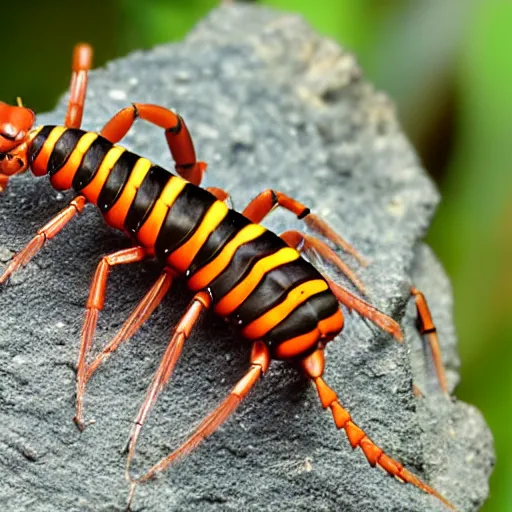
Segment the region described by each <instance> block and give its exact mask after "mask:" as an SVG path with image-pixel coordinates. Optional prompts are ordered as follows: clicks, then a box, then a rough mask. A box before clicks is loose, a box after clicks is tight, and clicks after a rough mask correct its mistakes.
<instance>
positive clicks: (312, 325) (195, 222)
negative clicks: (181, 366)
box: [29, 126, 343, 359]
mask: <svg viewBox="0 0 512 512" xmlns="http://www.w3.org/2000/svg"><path fill="white" fill-rule="evenodd" d="M29 162H30V167H31V169H32V172H33V173H34V174H35V175H36V176H42V175H44V174H48V175H49V177H50V182H51V184H52V186H53V187H54V188H55V189H57V190H67V189H71V188H72V189H74V190H75V192H77V193H79V194H81V195H83V196H85V198H86V199H87V200H88V201H89V202H91V203H93V204H95V205H96V206H98V208H99V209H100V211H101V212H102V214H103V216H104V218H105V221H106V222H107V223H108V224H109V225H110V226H112V227H113V228H116V229H120V230H123V231H125V232H127V233H128V234H130V235H131V236H132V237H133V238H134V239H135V240H137V242H138V243H139V244H141V245H142V246H143V247H145V248H146V249H147V250H148V252H150V253H153V254H154V255H155V256H156V257H157V258H158V259H159V260H160V261H161V262H162V263H164V264H165V265H168V266H169V267H171V268H172V269H173V270H175V271H176V272H177V273H179V274H181V275H183V276H184V277H185V278H186V280H187V283H188V286H189V288H190V289H191V290H193V291H200V290H206V291H208V292H209V294H210V296H211V297H212V306H213V309H214V311H215V313H216V314H218V315H219V316H222V317H224V318H228V319H229V320H231V321H232V322H233V323H234V324H235V325H236V326H237V327H238V328H239V329H240V331H241V334H242V335H243V336H244V337H245V338H247V339H249V340H257V339H261V340H263V341H264V342H265V343H266V344H267V346H268V347H269V348H270V353H271V355H272V357H274V358H277V359H288V358H295V357H305V356H306V355H308V354H309V353H311V352H313V351H314V350H315V349H316V347H317V346H318V342H319V340H320V339H323V340H329V339H331V338H332V337H334V336H335V335H336V334H338V333H339V332H340V331H341V329H342V327H343V316H342V313H341V311H340V309H339V307H338V302H337V300H336V298H335V297H334V296H333V295H332V293H331V291H330V290H329V286H328V284H327V282H326V281H325V279H323V277H322V276H321V275H320V273H319V272H318V271H317V270H316V269H315V268H314V267H313V266H312V265H310V264H309V263H308V262H307V261H305V260H304V259H303V258H301V256H300V255H299V253H298V251H296V250H295V249H293V248H291V247H289V246H288V245H287V244H286V243H285V242H284V241H283V240H281V238H279V237H278V236H277V235H276V234H274V233H272V232H271V231H268V230H266V229H265V228H264V227H262V226H261V225H258V224H253V223H251V221H250V220H249V219H247V218H246V217H244V216H243V215H242V214H240V213H238V212H236V211H234V210H230V209H229V208H228V207H227V206H226V205H225V203H224V202H222V201H219V200H217V199H216V198H215V196H214V195H212V194H211V193H210V192H208V191H207V190H204V189H202V188H200V187H197V186H195V185H192V184H191V183H188V182H187V181H186V180H184V179H182V178H181V177H179V176H175V175H174V174H172V173H171V172H169V171H167V170H166V169H163V168H162V167H159V166H158V165H154V164H152V163H151V162H150V161H149V160H147V159H145V158H142V157H139V156H137V155H135V154H134V153H131V152H130V151H128V150H126V149H124V148H122V147H120V146H117V145H114V144H112V143H111V142H109V141H108V140H107V139H105V138H103V137H101V136H100V135H98V134H96V133H92V132H85V131H82V130H78V129H68V128H65V127H60V126H56V127H55V126H43V127H40V128H37V129H36V130H34V132H33V133H32V134H31V137H30V151H29Z"/></svg>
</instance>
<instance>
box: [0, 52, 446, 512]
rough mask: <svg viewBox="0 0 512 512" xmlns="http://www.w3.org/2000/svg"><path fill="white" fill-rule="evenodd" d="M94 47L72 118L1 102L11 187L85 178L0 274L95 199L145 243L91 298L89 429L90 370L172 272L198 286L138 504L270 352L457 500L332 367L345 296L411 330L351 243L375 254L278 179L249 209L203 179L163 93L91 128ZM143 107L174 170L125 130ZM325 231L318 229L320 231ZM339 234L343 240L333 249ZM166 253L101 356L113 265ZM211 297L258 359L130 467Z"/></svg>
mask: <svg viewBox="0 0 512 512" xmlns="http://www.w3.org/2000/svg"><path fill="white" fill-rule="evenodd" d="M92 56H93V50H92V47H91V46H90V45H89V44H86V43H80V44H78V45H76V47H75V49H74V52H73V59H72V78H71V85H70V93H69V101H68V107H67V112H66V116H65V120H64V124H63V125H62V126H57V125H55V126H53V125H52V126H46V125H45V126H35V114H34V112H33V111H32V110H30V109H29V108H27V107H25V106H24V105H23V103H22V101H21V100H20V99H18V102H17V104H16V105H12V106H11V105H8V104H6V103H0V191H1V192H3V191H4V190H5V189H6V187H7V185H8V181H9V179H10V178H12V177H13V176H15V175H17V174H20V173H23V172H25V171H27V170H30V171H31V172H32V174H33V175H34V176H36V177H41V176H45V175H47V176H48V179H49V182H50V184H51V186H52V187H53V188H54V189H55V190H58V191H69V190H72V191H73V193H74V197H73V199H72V200H71V201H70V203H69V204H68V206H66V207H65V208H64V209H63V210H62V211H61V212H60V213H58V214H57V215H56V216H55V217H54V218H52V219H51V220H50V221H49V222H48V223H47V224H46V225H45V226H43V227H42V228H40V229H39V230H38V231H37V232H36V234H35V236H34V237H33V238H32V239H31V240H30V241H29V242H28V244H27V245H26V246H25V247H24V248H23V249H22V250H21V251H19V252H18V253H16V254H15V255H14V256H13V257H12V259H11V260H10V262H9V263H8V264H7V265H6V267H5V269H4V271H3V273H2V275H1V276H0V285H4V284H5V283H6V282H7V280H8V279H9V277H10V276H11V275H12V274H13V273H14V272H16V271H18V270H19V269H20V268H21V267H23V266H25V265H26V264H27V263H28V262H29V261H31V260H32V258H34V257H35V256H36V254H37V253H38V252H39V251H40V249H41V248H42V247H43V246H44V245H45V243H46V242H47V241H49V240H51V239H52V238H54V237H55V236H56V235H57V234H58V233H60V232H61V231H62V229H63V228H64V227H65V226H66V225H67V224H68V223H69V222H70V221H71V220H72V219H73V218H75V217H76V216H78V214H81V213H82V212H83V210H84V208H85V206H86V204H92V205H94V206H96V207H97V208H98V209H99V211H100V212H101V214H102V216H103V219H104V221H105V222H106V224H107V225H108V226H110V227H111V228H113V229H115V230H119V231H122V232H124V233H125V234H126V235H127V236H128V237H129V238H130V240H131V241H132V242H133V244H132V246H131V247H129V248H127V249H123V250H119V251H116V252H113V253H112V254H108V255H106V256H104V257H103V258H102V259H101V261H100V262H99V264H98V266H97V268H96V271H95V273H94V277H93V279H92V283H91V286H90V291H89V296H88V299H87V303H86V306H85V318H84V321H83V328H82V332H81V341H80V349H79V355H78V361H77V366H76V414H75V417H74V418H73V420H74V422H75V423H76V425H77V427H78V428H79V429H80V430H83V429H84V428H85V427H86V425H87V423H86V421H85V420H84V413H83V402H84V396H85V389H86V385H87V383H88V381H89V379H90V378H91V377H92V375H93V374H94V373H95V372H96V370H97V369H98V368H99V367H100V366H101V365H102V364H103V363H104V362H105V361H106V360H107V359H108V358H109V357H110V356H111V355H112V354H113V353H114V352H115V351H116V349H117V348H118V347H119V346H120V345H121V344H122V343H123V342H125V341H126V340H128V339H129V338H130V337H131V336H133V335H134V334H135V333H136V332H137V331H138V329H139V328H140V327H141V326H142V324H143V323H144V322H145V321H146V320H147V319H148V318H149V316H150V315H151V314H152V313H153V311H154V310H155V309H156V307H157V306H158V305H159V304H160V303H161V302H162V300H163V298H164V297H165V296H166V294H167V293H168V292H169V290H170V288H171V286H172V284H173V282H174V281H175V280H177V279H181V280H184V281H185V283H186V285H187V287H188V289H189V290H190V292H191V294H192V299H191V301H190V303H189V306H188V307H187V309H186V311H185V312H184V314H183V316H182V317H181V319H180V320H179V322H178V323H177V325H176V326H175V327H174V330H173V334H172V336H171V339H170V341H169V342H168V344H167V346H166V349H165V351H164V354H163V356H162V359H161V361H160V364H159V366H158V368H157V370H156V373H155V374H154V376H153V378H152V380H151V383H150V385H149V387H148V389H147V392H146V395H145V397H144V400H143V402H142V405H141V406H140V409H139V411H138V414H137V416H136V418H135V420H134V422H133V426H132V430H131V432H130V435H129V443H128V448H127V456H126V476H127V480H128V484H129V489H128V490H127V494H128V505H127V506H128V507H129V506H130V504H131V503H132V500H133V497H134V493H135V489H136V488H137V486H138V485H140V484H143V483H145V482H147V481H149V480H150V479H151V478H152V477H154V476H155V475H156V474H158V473H161V472H162V471H164V470H165V469H167V468H168V467H169V466H171V465H172V464H173V463H175V462H176V461H177V460H178V459H180V458H181V457H183V456H185V455H186V454H187V453H189V452H191V451H192V450H194V449H195V448H196V447H197V446H198V445H199V444H200V443H201V442H202V441H203V440H204V439H205V438H207V437H208V436H210V435H212V434H213V433H214V432H215V431H216V430H217V429H218V427H219V426H220V425H222V424H223V423H224V422H226V420H228V418H229V417H230V416H231V415H232V414H233V412H234V411H235V410H236V409H237V407H238V406H239V404H240V403H241V402H242V400H243V399H244V398H245V397H246V395H248V393H249V392H250V391H251V389H253V387H254V386H255V385H256V383H257V382H258V381H259V380H260V378H261V377H262V376H263V375H264V374H265V373H266V372H267V371H268V369H269V364H270V361H271V360H284V361H289V362H290V363H291V364H294V365H296V366H297V367H298V369H299V370H300V371H302V373H303V374H304V376H305V378H307V379H309V380H310V381H312V383H313V385H314V387H315V388H316V391H317V394H318V397H319V399H320V403H321V405H322V407H323V409H326V410H329V411H330V413H331V415H332V417H333V419H334V423H335V426H336V427H337V428H338V429H340V430H343V431H344V432H345V434H346V436H347V438H348V440H349V442H350V445H351V446H352V448H353V449H355V448H357V447H359V448H360V449H361V451H362V452H363V454H364V455H365V457H366V458H367V460H368V462H369V464H370V465H371V466H373V467H376V466H378V467H380V468H381V469H383V470H384V471H385V472H386V473H388V474H389V475H391V476H393V477H395V478H396V480H398V481H399V482H401V483H408V484H411V485H413V486H415V487H416V488H418V489H419V490H421V491H423V492H425V493H428V494H430V495H433V496H435V497H436V498H437V499H438V500H440V501H441V502H442V503H443V504H444V505H445V506H446V507H447V508H450V509H452V510H454V507H453V505H452V504H451V503H450V502H449V501H448V500H446V499H445V498H444V497H443V496H442V495H441V494H440V493H439V492H437V491H436V490H435V489H433V488H432V487H430V486H429V485H427V484H426V483H425V482H423V481H422V480H421V479H420V478H419V477H417V476H416V475H415V474H413V473H412V472H411V471H409V470H408V469H406V468H405V467H404V466H403V465H402V464H400V462H398V461H397V460H395V459H393V458H392V457H391V456H390V455H388V454H387V453H386V452H385V451H384V450H383V449H382V448H381V447H379V446H377V445H376V444H375V443H374V442H373V441H372V440H371V439H370V438H369V437H368V435H367V434H366V433H365V432H364V430H363V429H362V428H360V427H359V426H358V425H357V424H356V423H355V422H354V420H353V419H352V417H351V415H350V413H349V412H348V411H347V409H345V408H344V406H343V405H342V403H341V402H340V400H339V399H338V396H337V394H336V392H335V391H334V390H333V389H332V388H331V387H329V385H328V384H327V383H326V382H325V380H324V378H323V373H324V367H325V355H324V350H325V347H326V345H327V344H328V343H329V342H332V341H333V340H335V338H337V337H338V336H339V335H340V334H342V331H343V327H344V315H343V309H342V307H345V308H347V309H348V310H350V311H354V312H356V313H357V314H358V315H360V316H361V317H363V318H365V319H367V320H368V321H370V322H372V323H373V324H375V325H376V326H377V327H378V328H380V329H382V330H383V331H385V332H386V333H388V334H389V335H390V337H393V338H395V339H396V340H397V341H399V342H402V341H403V334H402V330H401V328H400V325H399V324H398V323H397V322H396V321H395V320H394V319H392V318H391V317H389V316H387V315H386V314H384V313H382V312H381V311H379V310H378V309H377V308H375V307H374V306H372V305H371V304H370V303H369V302H367V301H366V300H364V299H362V298H360V296H359V295H362V296H363V297H364V296H365V294H366V290H365V287H364V284H363V283H362V282H361V281H360V280H359V278H358V277H357V275H356V273H355V272H354V271H353V270H352V268H351V267H350V266H349V265H348V264H346V263H345V261H344V260H343V259H342V258H341V257H340V256H339V254H338V252H339V251H342V252H344V253H346V254H347V256H348V257H349V258H352V259H353V260H355V261H357V263H358V264H359V265H367V264H368V262H367V261H366V260H365V258H364V257H363V256H362V255H361V254H359V253H358V252H357V251H356V249H355V248H354V247H352V246H351V245H350V244H349V243H348V242H347V241H346V240H345V239H344V238H342V237H341V236H340V235H339V234H338V233H337V232H336V231H335V230H334V229H333V228H331V227H330V226H329V225H328V224H327V222H326V221H324V220H323V219H321V218H320V217H319V216H317V215H315V214H314V213H313V212H311V211H310V209H309V208H308V207H307V206H306V205H304V204H302V203H301V202H299V201H298V200H295V199H294V198H292V197H289V196H287V195H286V194H285V193H283V192H280V191H276V190H272V189H268V190H265V191H263V192H261V193H260V194H258V195H257V196H256V197H255V198H254V199H253V200H252V201H250V203H249V204H248V205H247V206H246V207H245V208H244V209H243V210H242V211H241V212H238V211H236V210H234V209H233V208H231V207H230V196H229V194H228V193H227V192H226V191H225V190H223V189H220V188H216V187H207V188H201V182H202V178H203V175H204V173H205V171H206V167H207V165H206V163H204V162H202V161H199V160H197V158H196V152H195V149H194V144H193V141H192V137H191V135H190V132H189V130H188V128H187V126H186V124H185V121H184V120H183V118H182V117H181V116H180V115H178V114H176V113H175V112H174V111H172V110H170V109H168V108H165V107H163V106H159V105H153V104H145V103H133V104H131V105H130V106H127V107H125V108H123V109H122V110H120V111H119V112H117V113H116V114H115V115H114V116H113V117H112V118H111V119H110V120H109V121H108V122H107V123H106V124H105V125H104V127H103V128H102V129H101V131H99V132H93V131H86V130H83V129H82V128H81V125H82V117H83V111H84V104H85V98H86V91H87V81H88V72H89V70H90V68H91V65H92ZM138 119H141V120H144V121H146V122H148V123H151V124H153V125H156V126H157V127H159V128H160V129H162V130H164V134H165V138H166V141H167V145H168V148H169V151H170V153H171V157H172V159H173V161H174V170H173V171H169V170H167V169H165V168H163V167H160V166H159V165H156V164H154V163H152V162H151V161H150V160H148V159H147V158H145V157H143V156H139V155H137V154H135V153H133V152H131V151H129V150H128V149H126V148H125V147H123V146H121V145H119V144H118V143H119V142H120V141H121V140H122V139H123V138H124V137H125V135H126V134H127V133H128V131H129V130H130V128H131V127H132V125H133V124H134V122H135V121H136V120H138ZM276 208H282V209H284V210H287V211H289V212H291V213H293V214H294V215H295V216H296V217H297V218H298V219H299V220H300V221H302V222H303V224H304V226H306V227H307V228H308V230H307V231H308V232H307V233H306V232H302V231H299V230H288V231H285V232H284V233H281V234H279V235H278V234H275V233H274V232H272V231H271V230H269V229H266V228H265V227H263V226H262V224H261V223H262V221H263V220H264V219H265V217H266V216H267V215H268V214H270V213H271V212H272V211H273V210H274V209H276ZM311 233H312V234H311ZM331 246H335V248H336V249H333V248H332V247H331ZM311 254H314V255H315V256H316V257H317V258H319V259H320V261H322V262H324V263H326V264H327V265H330V266H331V267H333V268H334V269H335V270H336V271H339V272H340V273H341V274H343V275H344V276H345V277H346V278H347V280H348V281H350V283H351V285H352V289H355V290H357V291H355V292H353V291H350V290H349V288H348V287H345V286H342V285H341V284H339V283H338V282H337V281H335V280H334V279H333V278H331V277H330V275H329V274H328V273H327V272H324V271H322V269H317V268H316V267H315V266H314V265H313V264H312V262H311V261H312V258H308V255H309V256H310V255H311ZM148 259H155V260H157V261H158V262H159V263H160V264H161V267H162V270H161V273H160V275H159V277H158V278H157V279H156V281H155V282H154V283H153V284H152V286H151V288H150V289H149V291H148V292H147V293H146V295H145V296H144V297H143V299H142V300H141V301H140V302H139V303H138V304H137V306H136V307H135V308H134V310H133V311H132V312H131V314H130V315H129V317H128V318H127V319H126V321H125V323H124V324H123V325H122V327H121V328H120V330H119V332H118V333H117V334H116V335H115V336H114V337H113V338H112V339H111V340H110V341H109V342H108V343H107V344H106V345H105V346H104V347H103V349H102V350H101V351H100V352H99V354H97V355H96V356H95V357H94V358H92V360H91V361H90V359H91V358H89V356H90V351H91V347H92V344H93V339H94V336H95V331H96V327H97V322H98V316H99V312H100V311H101V310H102V309H103V307H104V303H105V290H106V286H107V281H108V277H109V273H110V271H111V270H112V268H114V267H117V266H121V265H128V264H132V263H137V262H141V261H144V260H148ZM410 293H411V297H412V299H413V300H414V301H415V304H416V309H417V327H418V329H419V331H420V333H421V334H422V335H424V336H426V338H427V340H428V342H429V344H430V346H431V349H432V356H433V361H434V363H435V368H436V371H437V376H438V381H439V385H440V387H441V389H442V390H443V391H444V392H447V384H446V377H445V374H444V369H443V365H442V362H441V354H440V348H439V340H438V336H437V333H436V328H435V325H434V322H433V319H432V316H431V314H430V310H429V307H428V305H427V302H426V299H425V296H424V295H423V293H422V292H421V291H420V290H418V289H416V288H414V287H411V289H410ZM207 310H211V311H212V312H213V313H214V314H215V315H217V316H219V317H221V318H223V319H225V320H227V321H228V322H230V323H231V324H233V326H234V327H235V329H236V331H237V332H238V333H239V334H240V339H241V340H242V341H243V342H249V343H250V344H251V346H252V350H251V355H250V361H249V368H248V369H247V371H246V373H245V374H244V375H243V377H242V378H241V379H240V380H239V381H238V382H237V383H236V384H235V386H234V387H233V389H232V390H231V392H230V393H229V395H228V396H227V397H226V398H225V399H224V401H222V402H221V403H220V405H218V406H217V408H216V409H214V410H213V411H212V412H211V413H209V414H208V415H207V416H206V417H205V418H204V419H203V421H202V422H201V423H200V424H199V426H198V427H197V428H196V430H195V431H193V433H192V434H191V435H190V437H189V438H188V439H187V440H186V441H185V442H184V443H183V444H181V445H180V446H179V447H178V448H177V449H175V450H174V451H172V452H171V453H170V454H168V455H167V456H166V457H164V458H162V459H161V460H159V461H158V462H157V463H156V464H154V465H153V466H152V467H150V469H148V470H147V471H145V472H144V473H143V474H142V475H139V476H134V475H133V473H132V470H131V465H132V461H133V458H134V456H135V453H136V446H137V441H138V439H139V436H140V433H141V431H142V429H143V426H144V424H145V422H146V420H147V418H148V416H149V414H150V412H151V410H152V408H153V406H154V404H155V402H156V400H157V398H158V397H159V395H160V394H161V392H162V390H163V389H164V388H165V385H166V384H167V382H168V381H169V379H170V378H171V376H172V374H173V371H174V369H175V367H176V364H177V362H178V360H179V357H180V354H181V353H182V349H183V347H184V345H185V342H186V340H187V339H188V338H189V337H190V336H191V334H192V331H193V329H194V326H196V324H197V323H198V321H199V319H200V318H202V316H203V315H204V313H205V312H206V311H207Z"/></svg>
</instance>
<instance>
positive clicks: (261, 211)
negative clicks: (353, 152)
mask: <svg viewBox="0 0 512 512" xmlns="http://www.w3.org/2000/svg"><path fill="white" fill-rule="evenodd" d="M277 206H281V207H282V208H285V209H286V210H288V211H290V212H292V213H294V214H295V215H297V218H298V219H299V220H302V219H304V222H305V223H306V224H307V225H308V226H309V227H310V228H311V229H312V230H313V231H315V232H317V233H319V234H321V235H322V236H324V237H325V238H327V239H328V240H330V241H331V242H332V243H333V244H335V245H337V246H338V247H340V248H341V249H343V250H344V251H345V252H348V253H349V254H351V255H352V256H353V257H354V258H355V259H356V260H357V261H359V263H360V264H361V265H365V266H366V265H367V262H366V260H365V259H364V258H363V257H362V256H361V255H360V254H359V253H358V252H357V251H356V250H355V249H354V247H352V246H351V245H350V244H349V243H348V242H347V241H346V240H344V239H343V238H342V237H341V236H340V235H338V233H336V231H334V230H333V229H332V228H331V227H330V226H329V225H328V224H327V223H326V222H325V221H324V220H322V219H320V218H319V217H317V216H316V215H315V214H313V213H311V212H310V210H309V208H308V207H306V206H305V205H303V204H302V203H299V202H298V201H296V200H295V199H293V198H291V197H288V196H286V195H285V194H283V193H281V192H276V191H275V190H270V189H269V190H265V191H264V192H262V193H261V194H259V195H258V196H256V197H255V198H254V199H253V200H252V201H251V202H250V203H249V204H248V205H247V206H246V208H245V210H244V211H243V212H242V213H243V214H244V215H245V216H246V217H247V218H248V219H250V220H251V221H252V222H254V223H256V224H259V223H260V222H261V221H262V220H263V219H264V218H265V217H266V216H267V215H268V214H269V213H270V212H271V211H272V210H274V208H276V207H277Z"/></svg>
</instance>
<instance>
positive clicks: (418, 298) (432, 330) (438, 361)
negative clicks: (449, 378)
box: [411, 287, 448, 393]
mask: <svg viewBox="0 0 512 512" xmlns="http://www.w3.org/2000/svg"><path fill="white" fill-rule="evenodd" d="M411 295H412V296H413V297H414V301H415V303H416V311H417V315H418V316H417V326H418V331H419V332H420V334H421V335H422V336H426V338H427V341H428V343H429V345H430V350H431V352H432V360H433V361H434V366H435V369H436V374H437V380H438V381H439V386H440V387H441V389H442V390H443V392H444V393H448V385H447V383H446V374H445V371H444V366H443V360H442V357H441V347H440V346H439V338H438V336H437V329H436V326H435V325H434V321H433V320H432V314H431V313H430V308H429V307H428V304H427V300H426V299H425V296H424V295H423V293H422V292H421V291H420V290H418V289H417V288H414V287H411Z"/></svg>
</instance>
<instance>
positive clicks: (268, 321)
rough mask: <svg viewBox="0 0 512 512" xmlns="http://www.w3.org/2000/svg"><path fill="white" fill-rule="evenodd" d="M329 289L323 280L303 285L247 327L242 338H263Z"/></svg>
mask: <svg viewBox="0 0 512 512" xmlns="http://www.w3.org/2000/svg"><path fill="white" fill-rule="evenodd" d="M328 287H329V286H328V285H327V282H326V281H324V280H323V279H315V280H313V281H306V282H305V283H302V284H301V285H299V286H297V287H296V288H294V289H293V290H292V291H291V292H290V293H288V295H287V297H286V299H285V300H284V301H283V302H280V303H279V304H278V305H277V306H275V307H273V308H272V309H271V310H270V311H267V312H266V313H265V314H263V315H261V316H260V317H259V318H257V319H256V320H254V321H253V322H251V323H250V324H249V325H248V326H247V327H245V328H244V329H243V330H242V336H244V337H245V338H247V339H250V340H254V339H259V338H261V337H262V336H264V335H265V334H266V333H267V332H269V331H270V330H272V329H273V328H274V327H275V326H276V325H278V324H279V323H280V322H282V321H283V320H285V319H286V318H287V317H288V315H289V314H290V313H291V312H292V311H293V310H294V309H295V308H296V307H297V306H300V305H301V304H302V303H304V302H306V301H307V300H308V299H309V297H312V296H313V295H316V294H317V293H320V292H323V291H324V290H327V288H328Z"/></svg>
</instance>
